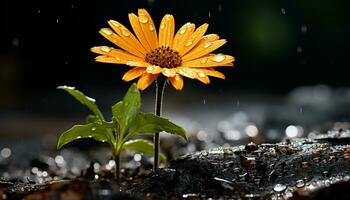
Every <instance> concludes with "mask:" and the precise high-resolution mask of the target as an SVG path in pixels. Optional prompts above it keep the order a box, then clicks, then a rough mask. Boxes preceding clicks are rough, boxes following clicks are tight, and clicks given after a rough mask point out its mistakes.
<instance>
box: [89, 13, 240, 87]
mask: <svg viewBox="0 0 350 200" xmlns="http://www.w3.org/2000/svg"><path fill="white" fill-rule="evenodd" d="M129 20H130V24H131V26H132V29H133V30H134V33H135V35H136V36H135V35H134V34H133V33H132V32H131V31H129V30H128V29H127V28H126V27H125V26H123V25H122V24H120V23H119V22H117V21H114V20H110V21H108V24H109V25H110V26H111V28H112V29H109V28H103V29H101V30H100V33H101V34H102V35H103V36H104V37H105V38H107V39H108V40H109V41H111V42H112V43H114V44H115V45H117V46H118V47H120V48H121V49H115V48H111V47H107V46H98V47H93V48H91V51H92V52H94V53H97V54H101V55H99V56H97V57H96V61H98V62H104V63H114V64H126V65H129V66H131V67H133V68H132V69H130V70H129V71H128V72H126V73H125V74H124V76H123V80H124V81H130V80H133V79H136V78H139V77H140V78H139V80H138V82H137V87H138V88H139V89H140V90H144V89H146V88H147V87H148V86H149V85H150V84H151V83H152V82H153V81H154V80H156V79H157V77H158V75H160V74H163V75H164V76H166V77H167V78H168V79H169V80H170V82H171V84H172V85H173V86H174V88H175V89H177V90H181V89H182V88H183V85H184V81H183V78H182V77H183V76H184V77H188V78H191V79H197V80H199V81H201V82H203V83H205V84H209V82H210V80H209V77H208V76H213V77H217V78H221V79H225V76H224V74H222V73H221V72H219V71H216V70H214V68H215V67H221V66H233V64H232V62H233V61H234V60H235V59H234V57H232V56H229V55H224V54H212V53H211V52H212V51H214V50H216V49H217V48H219V47H221V46H222V45H224V44H225V43H226V40H225V39H219V36H218V35H216V34H208V35H204V34H205V32H206V30H207V29H208V24H203V25H201V26H200V27H198V28H197V29H195V25H194V24H192V23H186V24H185V25H183V26H182V27H181V28H180V29H179V31H178V32H177V33H176V34H175V20H174V17H173V16H172V15H169V14H167V15H165V16H164V17H163V19H162V22H161V24H160V27H159V33H158V34H157V31H156V29H155V26H154V23H153V20H152V18H151V16H150V15H149V14H148V12H147V11H146V10H145V9H139V10H138V16H137V15H135V14H134V13H130V14H129Z"/></svg>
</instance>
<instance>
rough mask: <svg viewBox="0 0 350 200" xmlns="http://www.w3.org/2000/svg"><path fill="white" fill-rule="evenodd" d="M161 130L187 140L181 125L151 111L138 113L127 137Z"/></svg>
mask: <svg viewBox="0 0 350 200" xmlns="http://www.w3.org/2000/svg"><path fill="white" fill-rule="evenodd" d="M161 131H165V132H167V133H170V134H175V135H178V136H181V137H182V138H183V139H185V140H187V134H186V131H185V130H184V129H183V128H182V127H181V126H178V125H176V124H175V123H173V122H171V121H170V120H168V119H166V118H162V117H159V116H157V115H154V114H152V113H139V114H138V115H137V117H136V119H135V121H134V122H133V124H132V126H131V127H130V129H129V134H128V137H127V138H131V137H132V136H134V135H136V134H151V133H157V132H161Z"/></svg>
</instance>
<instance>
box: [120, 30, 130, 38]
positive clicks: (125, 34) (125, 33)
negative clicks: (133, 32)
mask: <svg viewBox="0 0 350 200" xmlns="http://www.w3.org/2000/svg"><path fill="white" fill-rule="evenodd" d="M122 34H123V35H124V36H125V37H129V35H130V33H129V31H128V30H126V29H122Z"/></svg>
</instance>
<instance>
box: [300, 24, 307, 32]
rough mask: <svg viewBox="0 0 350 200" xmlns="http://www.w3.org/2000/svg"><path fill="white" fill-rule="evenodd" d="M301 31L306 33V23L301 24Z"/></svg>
mask: <svg viewBox="0 0 350 200" xmlns="http://www.w3.org/2000/svg"><path fill="white" fill-rule="evenodd" d="M301 32H302V33H306V32H307V26H306V25H302V26H301Z"/></svg>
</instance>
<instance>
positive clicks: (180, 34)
mask: <svg viewBox="0 0 350 200" xmlns="http://www.w3.org/2000/svg"><path fill="white" fill-rule="evenodd" d="M195 28H196V25H194V24H192V23H189V22H188V23H186V24H184V25H183V26H182V27H181V28H180V29H179V30H178V31H177V33H176V35H175V37H174V41H173V45H172V49H174V50H175V51H179V49H180V48H181V45H182V44H184V43H185V41H186V40H187V38H188V37H190V36H191V35H192V33H193V31H194V29H195Z"/></svg>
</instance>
